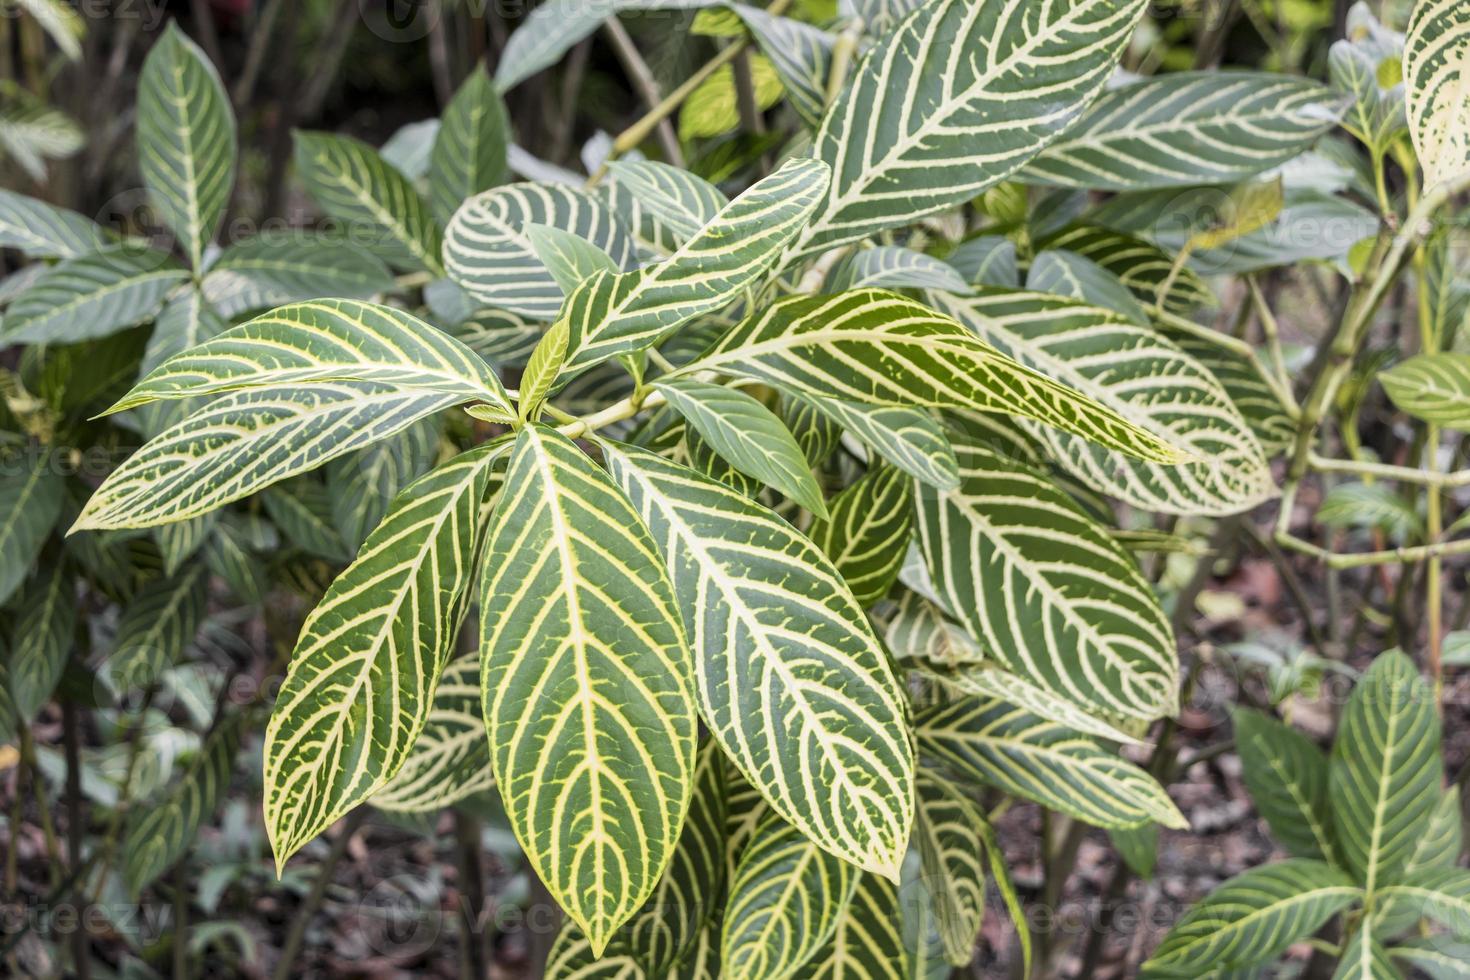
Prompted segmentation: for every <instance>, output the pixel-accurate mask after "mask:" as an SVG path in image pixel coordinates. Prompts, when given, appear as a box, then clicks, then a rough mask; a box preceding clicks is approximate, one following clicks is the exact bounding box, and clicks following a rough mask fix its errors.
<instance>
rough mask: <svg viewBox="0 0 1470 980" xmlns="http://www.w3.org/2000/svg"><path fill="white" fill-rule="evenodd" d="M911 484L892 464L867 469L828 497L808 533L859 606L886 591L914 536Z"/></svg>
mask: <svg viewBox="0 0 1470 980" xmlns="http://www.w3.org/2000/svg"><path fill="white" fill-rule="evenodd" d="M911 488H912V483H911V482H910V480H909V477H908V474H906V473H904V472H903V471H902V470H899V469H896V468H895V467H892V466H878V467H874V468H873V469H870V470H869V471H868V472H867V473H865V474H864V475H863V476H862V477H861V478H860V479H858V480H857V481H856V482H854V483H853V484H851V485H850V486H848V487H847V489H845V490H843V491H842V492H841V493H839V494H838V495H837V496H836V497H835V498H834V499H833V501H832V504H831V507H830V508H829V510H830V511H831V514H830V516H829V517H828V518H827V519H825V520H819V521H818V522H817V523H816V524H814V525H813V526H812V528H811V530H810V531H808V532H807V536H808V537H810V538H811V539H812V542H813V543H814V544H816V546H817V547H818V548H821V549H822V551H823V553H824V554H826V556H827V557H828V558H830V559H831V560H832V564H833V566H834V567H835V568H836V569H837V573H838V574H839V575H841V576H842V580H843V581H844V582H846V583H847V586H848V588H850V589H851V590H852V595H853V598H854V599H856V600H857V601H858V604H859V605H861V606H863V607H867V606H871V605H872V604H873V603H875V602H877V601H878V600H879V599H881V598H883V597H884V596H885V595H887V594H888V589H889V587H890V586H892V585H893V583H894V581H895V580H896V579H897V578H898V570H899V568H900V567H901V566H902V565H903V559H904V556H905V555H906V554H908V549H909V541H910V539H911V538H912V537H913V530H914V513H913V507H912V497H913V493H912V489H911Z"/></svg>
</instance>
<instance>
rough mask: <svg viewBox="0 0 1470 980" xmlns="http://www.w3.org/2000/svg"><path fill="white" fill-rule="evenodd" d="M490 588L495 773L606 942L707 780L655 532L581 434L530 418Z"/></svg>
mask: <svg viewBox="0 0 1470 980" xmlns="http://www.w3.org/2000/svg"><path fill="white" fill-rule="evenodd" d="M484 569H485V571H484V576H485V577H484V584H483V589H482V592H481V600H480V609H481V624H482V625H481V649H482V650H483V654H484V674H483V681H482V688H483V691H484V703H485V725H486V728H487V729H488V730H489V732H490V748H491V754H492V757H493V759H494V760H495V774H496V779H497V781H498V782H499V785H500V792H501V797H502V799H503V800H504V801H505V808H506V813H507V815H508V816H509V818H510V824H511V827H512V828H513V829H514V830H515V833H516V837H517V838H518V839H519V840H520V842H521V846H522V848H523V849H524V850H525V852H526V856H527V858H528V860H529V861H530V864H531V866H532V867H533V868H534V869H535V870H536V873H537V874H538V875H540V876H541V879H542V880H543V881H545V882H546V884H547V887H548V888H549V889H550V891H551V893H552V895H553V896H554V897H555V898H556V899H557V901H558V903H560V904H561V906H562V907H563V908H564V909H566V910H567V913H568V914H569V915H570V916H571V917H572V919H573V920H575V921H576V923H577V924H578V926H580V927H581V928H582V929H583V931H584V932H586V933H587V937H588V938H589V939H590V940H591V942H592V948H593V951H594V952H595V953H596V954H598V955H601V952H602V950H603V948H604V947H605V946H606V945H607V943H608V940H609V939H610V938H611V937H612V935H613V933H614V931H615V930H616V929H617V928H618V927H619V926H621V925H622V924H623V923H624V922H626V921H627V920H628V919H629V918H630V917H631V916H632V915H633V914H634V913H635V912H636V911H637V910H638V909H639V907H640V906H642V904H643V903H644V901H645V900H646V899H647V898H648V896H649V895H650V894H652V892H653V890H654V887H655V885H656V884H657V882H658V879H659V876H660V875H661V874H662V873H663V872H664V870H665V868H666V867H667V865H668V863H669V861H670V859H671V857H672V855H673V851H674V846H675V842H676V840H677V836H678V832H679V824H680V821H681V820H682V819H683V817H684V811H685V808H686V806H687V804H688V800H689V795H690V792H691V789H692V777H693V768H694V749H695V713H694V699H693V697H692V694H691V688H692V686H693V685H692V680H691V678H690V676H689V670H690V668H689V651H688V647H687V646H686V643H685V640H684V629H683V625H682V624H681V622H680V619H679V610H678V608H677V606H676V605H675V600H674V593H673V589H672V588H671V587H670V584H669V579H668V576H667V575H666V574H665V572H664V570H663V565H662V563H661V562H660V561H659V558H658V553H657V551H656V549H655V546H654V541H653V539H652V538H651V537H650V535H649V532H648V530H647V528H645V527H644V525H643V521H642V520H640V518H639V516H638V514H637V512H636V511H635V510H634V508H633V507H631V506H630V505H629V502H628V499H627V498H626V497H624V496H623V494H622V493H621V492H620V491H619V490H618V488H617V487H616V486H614V485H613V484H612V483H611V482H609V481H608V479H607V477H606V476H605V475H604V474H603V473H602V471H601V470H599V469H597V468H596V467H595V466H593V465H592V463H591V462H590V461H589V460H588V459H587V458H586V456H584V455H583V454H582V453H581V451H580V450H578V449H577V447H576V446H575V445H574V444H573V443H572V442H571V441H570V440H568V439H567V438H566V437H565V436H562V435H559V434H557V433H556V432H555V431H553V430H549V429H542V428H540V427H537V426H526V427H525V428H523V429H522V430H521V433H520V435H519V436H518V437H517V439H516V444H515V449H514V451H513V453H512V456H511V460H510V469H509V472H508V473H507V475H506V480H505V490H504V492H503V493H502V495H501V498H500V501H499V503H497V505H496V508H495V516H494V518H493V520H492V530H491V535H490V541H489V544H488V545H487V551H486V559H485V562H484Z"/></svg>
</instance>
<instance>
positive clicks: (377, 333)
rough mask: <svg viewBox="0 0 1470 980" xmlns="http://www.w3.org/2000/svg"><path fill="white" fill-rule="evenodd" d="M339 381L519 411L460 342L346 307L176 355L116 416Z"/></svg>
mask: <svg viewBox="0 0 1470 980" xmlns="http://www.w3.org/2000/svg"><path fill="white" fill-rule="evenodd" d="M332 381H355V382H375V383H381V384H384V385H392V386H393V387H395V388H397V389H400V390H402V391H419V392H434V393H438V394H444V395H454V396H458V397H459V399H460V400H461V401H480V402H485V403H487V404H489V405H491V406H493V407H495V408H497V409H499V410H501V411H503V412H505V413H506V414H507V415H509V414H510V413H511V411H512V408H511V404H510V399H509V397H508V396H507V395H506V393H505V388H504V387H502V386H501V384H500V379H499V378H497V377H496V375H495V372H494V371H492V370H490V366H489V365H488V364H486V363H485V362H484V360H482V359H481V358H480V356H479V355H477V354H476V353H475V352H474V351H472V350H470V349H469V348H468V347H465V346H464V345H463V344H461V343H460V342H459V341H457V340H455V339H454V338H452V337H450V336H449V335H447V334H445V333H443V332H442V331H439V330H435V329H434V328H433V327H431V326H429V324H427V323H425V322H423V321H422V320H420V319H418V318H417V317H415V316H412V315H410V314H408V313H405V312H403V311H402V310H396V309H393V308H392V307H388V306H378V305H376V304H373V303H362V302H358V301H356V300H345V299H339V300H318V301H316V302H312V303H298V304H296V305H293V306H283V307H281V308H280V309H278V310H273V311H271V312H270V313H267V314H265V315H264V316H258V317H256V318H255V319H253V320H251V321H249V322H248V323H243V324H241V325H240V326H238V327H235V328H233V329H231V330H228V331H226V332H225V333H223V334H221V335H220V336H218V337H215V338H214V339H212V340H208V341H206V342H205V343H203V344H201V345H199V346H197V347H193V348H191V349H189V350H186V351H184V352H183V353H180V354H177V355H175V356H173V357H171V358H169V359H168V360H167V361H165V362H164V363H163V364H161V365H159V366H158V367H157V368H155V369H154V370H153V371H152V372H151V373H149V374H148V376H147V377H145V378H143V380H142V381H140V382H139V383H138V384H137V385H136V386H135V387H134V388H133V390H132V391H130V392H128V394H127V395H125V396H124V397H123V398H122V399H121V400H120V401H119V402H118V403H117V404H115V405H113V406H112V408H110V409H108V412H107V414H110V413H112V412H120V411H123V410H125V409H129V408H135V407H137V406H138V405H143V404H147V403H148V402H151V401H155V400H158V399H172V398H190V397H193V396H195V395H207V394H218V393H220V392H226V391H234V390H237V389H241V388H260V387H267V386H268V387H272V388H278V387H286V386H292V385H310V384H313V383H316V382H332Z"/></svg>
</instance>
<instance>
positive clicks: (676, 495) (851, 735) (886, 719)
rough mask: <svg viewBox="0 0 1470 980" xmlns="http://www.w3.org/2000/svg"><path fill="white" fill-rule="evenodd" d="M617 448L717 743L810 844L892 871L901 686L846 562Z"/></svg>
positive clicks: (900, 839) (906, 780)
mask: <svg viewBox="0 0 1470 980" xmlns="http://www.w3.org/2000/svg"><path fill="white" fill-rule="evenodd" d="M605 456H606V459H607V463H608V467H609V469H610V471H611V473H612V475H613V477H614V479H615V480H616V481H617V482H618V483H619V484H620V485H621V486H622V487H623V489H624V491H625V492H626V493H627V494H628V496H629V497H630V498H631V499H632V501H633V504H634V506H635V507H636V508H637V510H638V511H639V512H640V513H641V514H642V516H643V520H644V521H645V522H646V523H647V524H648V526H649V528H650V529H651V530H652V531H653V535H654V538H655V540H656V541H657V542H658V544H659V548H660V550H661V551H662V552H663V556H664V560H665V562H666V563H667V565H668V569H669V575H670V578H671V579H672V580H673V584H674V590H675V593H676V595H677V597H678V602H679V605H680V608H681V609H682V610H683V614H684V619H685V623H686V625H687V626H688V628H689V631H690V641H691V645H692V647H693V649H694V656H695V661H696V665H697V669H696V675H695V681H696V683H695V692H696V696H697V698H698V701H699V706H700V712H701V714H702V716H703V718H704V720H705V723H706V724H708V725H709V727H710V730H711V732H712V733H713V735H714V736H715V738H717V739H718V740H719V742H720V744H721V745H722V746H724V748H725V751H726V753H728V754H729V756H730V758H731V759H732V760H733V761H734V762H735V765H736V767H737V768H738V769H739V770H740V772H741V773H742V774H743V775H744V776H745V778H746V779H747V780H749V781H750V782H751V783H752V784H753V785H754V786H756V787H757V788H758V789H759V790H760V792H761V794H762V795H763V796H765V798H766V799H767V800H769V801H770V803H771V805H772V806H773V807H774V809H775V810H776V812H777V813H779V814H780V815H781V816H782V817H783V818H784V819H785V820H786V821H788V822H789V823H791V824H793V825H794V826H796V827H798V828H799V829H800V830H801V832H803V833H804V834H806V835H807V837H809V838H810V839H811V840H813V841H815V842H816V843H817V844H818V845H820V846H821V847H822V848H824V849H825V850H826V851H828V852H830V853H832V854H835V855H838V856H839V857H841V858H843V859H844V860H846V861H850V862H852V863H853V864H856V865H858V866H859V867H862V868H864V869H867V870H871V871H874V872H877V873H879V874H883V875H888V876H892V875H895V874H896V872H897V867H898V862H899V860H900V859H901V856H902V854H903V850H904V848H905V846H906V843H907V838H908V831H909V825H910V823H911V822H912V820H913V756H912V749H911V748H910V746H909V741H908V734H907V732H906V729H905V723H904V708H903V704H902V701H901V695H900V692H899V689H898V685H897V682H896V681H895V679H894V677H893V676H892V674H891V673H890V671H889V668H888V665H887V663H886V661H885V660H884V657H883V653H882V651H881V649H880V648H879V647H878V642H877V640H876V638H875V637H874V636H873V634H872V632H871V630H870V629H869V627H868V625H867V622H866V620H865V618H864V616H863V613H862V610H861V608H860V607H859V606H858V604H857V602H856V601H855V600H854V599H853V598H852V595H851V593H850V592H849V591H848V590H847V587H846V586H845V585H844V584H843V582H842V579H841V578H840V577H839V576H838V573H837V571H836V569H834V568H833V567H832V565H831V563H830V562H829V561H827V559H826V558H824V557H823V556H822V554H821V553H820V552H819V551H817V549H816V547H815V546H814V545H812V544H811V542H810V541H808V540H807V539H806V538H805V537H804V536H802V535H801V534H799V533H798V532H797V531H796V530H795V529H793V528H792V527H791V526H790V525H788V524H787V523H786V522H784V521H782V520H781V519H780V518H779V517H777V516H776V515H775V514H773V513H771V512H770V511H768V510H766V509H765V508H764V507H762V506H760V505H759V504H757V503H755V502H753V501H751V500H749V499H747V498H745V497H743V496H741V495H740V494H738V493H736V492H735V491H733V490H730V489H728V488H727V487H725V486H723V485H721V484H719V483H716V482H714V481H713V480H710V479H708V478H706V477H702V476H700V475H699V474H697V473H695V472H693V471H692V470H689V469H687V468H686V467H683V466H680V465H678V464H677V463H672V462H669V461H668V460H665V459H662V458H660V457H657V456H654V455H652V454H650V453H647V452H645V451H643V450H639V449H635V448H633V447H628V446H611V445H609V446H606V447H605Z"/></svg>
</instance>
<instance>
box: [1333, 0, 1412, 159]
mask: <svg viewBox="0 0 1470 980" xmlns="http://www.w3.org/2000/svg"><path fill="white" fill-rule="evenodd" d="M1345 27H1346V32H1345V33H1346V35H1347V36H1346V37H1344V38H1343V39H1342V40H1340V41H1336V42H1334V43H1333V45H1332V48H1331V50H1329V52H1328V56H1327V71H1328V77H1329V78H1331V80H1332V85H1333V87H1334V88H1336V89H1338V90H1340V91H1344V92H1347V93H1349V94H1350V95H1351V96H1352V104H1351V105H1349V106H1348V111H1347V115H1346V116H1345V117H1344V118H1343V121H1342V127H1343V129H1346V130H1347V131H1348V132H1350V133H1352V134H1353V135H1354V136H1356V137H1357V138H1358V139H1359V140H1361V141H1362V142H1363V143H1364V144H1365V145H1366V146H1367V147H1368V148H1369V149H1370V150H1372V152H1373V153H1375V154H1382V153H1385V152H1387V151H1388V149H1389V147H1390V146H1391V145H1392V144H1393V142H1394V141H1395V140H1396V139H1397V138H1398V137H1399V135H1401V134H1402V133H1403V132H1404V131H1406V130H1407V129H1408V128H1409V119H1408V115H1407V114H1406V112H1405V108H1404V84H1403V57H1404V36H1403V35H1402V34H1400V33H1398V32H1397V31H1391V30H1389V29H1387V28H1386V27H1384V26H1383V24H1382V23H1381V22H1380V21H1379V20H1378V18H1377V17H1375V16H1374V15H1373V11H1372V9H1371V8H1370V7H1369V6H1368V5H1367V4H1366V3H1355V4H1353V6H1352V7H1351V8H1350V9H1349V10H1348V15H1347V23H1346V24H1345ZM1385 74H1386V75H1388V76H1390V77H1389V78H1385V77H1384V76H1385Z"/></svg>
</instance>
